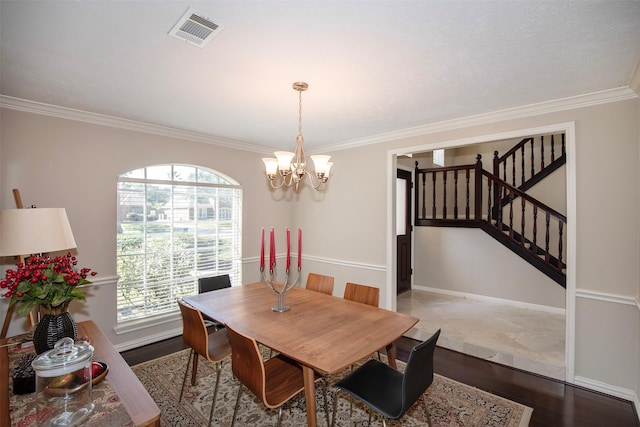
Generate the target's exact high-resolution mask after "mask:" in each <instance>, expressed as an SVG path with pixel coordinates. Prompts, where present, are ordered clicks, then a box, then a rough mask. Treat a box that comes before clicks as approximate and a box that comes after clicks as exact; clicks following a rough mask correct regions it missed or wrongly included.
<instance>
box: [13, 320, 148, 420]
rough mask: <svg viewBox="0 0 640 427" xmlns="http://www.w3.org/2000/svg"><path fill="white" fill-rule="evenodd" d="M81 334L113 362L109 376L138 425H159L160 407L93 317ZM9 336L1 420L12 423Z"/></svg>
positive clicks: (96, 355)
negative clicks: (10, 412) (10, 411)
mask: <svg viewBox="0 0 640 427" xmlns="http://www.w3.org/2000/svg"><path fill="white" fill-rule="evenodd" d="M78 336H81V337H82V336H87V337H89V340H90V341H91V345H93V347H94V353H93V360H96V361H100V362H105V363H106V364H107V365H109V373H108V374H107V380H108V382H109V385H110V386H111V387H112V388H113V390H114V391H115V393H116V395H117V396H118V398H119V400H120V401H121V402H122V406H124V408H125V409H126V411H127V413H128V414H129V417H130V418H131V421H132V422H133V424H135V425H136V426H141V427H146V426H152V427H159V426H160V409H159V408H158V405H156V403H155V402H154V401H153V399H152V398H151V396H149V393H148V392H147V390H146V389H145V388H144V386H143V385H142V383H140V381H139V380H138V377H136V375H135V374H134V373H133V371H132V370H131V368H130V367H129V365H127V363H126V362H125V361H124V359H123V358H122V356H120V353H118V352H117V351H116V349H115V348H114V347H113V345H112V344H111V342H110V341H109V340H108V339H107V337H106V336H105V335H104V334H103V333H102V331H101V330H100V329H99V328H98V327H97V326H96V324H95V323H93V322H92V321H90V320H89V321H85V322H80V323H78ZM6 344H7V339H6V338H5V339H0V424H1V425H7V426H9V425H11V419H10V414H9V387H10V384H9V370H10V367H9V356H8V351H7V346H6Z"/></svg>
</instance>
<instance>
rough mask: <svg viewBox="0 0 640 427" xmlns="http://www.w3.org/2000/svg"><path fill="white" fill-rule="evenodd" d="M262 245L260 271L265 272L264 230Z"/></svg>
mask: <svg viewBox="0 0 640 427" xmlns="http://www.w3.org/2000/svg"><path fill="white" fill-rule="evenodd" d="M261 240H262V241H261V243H260V270H264V228H263V229H262V237H261Z"/></svg>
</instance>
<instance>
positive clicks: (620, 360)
mask: <svg viewBox="0 0 640 427" xmlns="http://www.w3.org/2000/svg"><path fill="white" fill-rule="evenodd" d="M639 104H640V102H639V101H638V99H633V100H627V101H621V102H616V103H609V104H604V105H595V106H591V107H586V108H580V109H575V110H569V111H560V112H554V113H548V114H542V115H536V116H532V117H526V118H518V119H511V120H505V121H502V122H497V123H492V124H486V125H481V126H473V127H466V128H460V129H456V130H450V131H445V132H438V133H432V134H427V135H424V136H419V137H412V138H406V139H402V140H397V141H392V142H386V143H378V144H375V145H368V146H362V147H357V148H349V149H344V150H338V151H335V152H333V153H330V154H332V155H333V158H332V160H333V161H334V163H335V166H334V168H335V169H334V170H332V179H331V182H330V185H329V189H328V191H327V192H325V193H316V192H313V191H311V190H309V189H304V190H303V191H301V192H299V193H296V194H293V193H292V192H289V193H287V194H286V196H285V197H284V200H282V201H281V200H278V198H279V197H280V196H279V193H275V194H276V195H274V196H271V194H274V193H270V192H269V191H268V190H267V186H266V184H265V182H264V181H265V180H264V177H263V174H262V166H261V162H260V157H262V156H261V155H259V154H252V153H249V152H244V151H237V150H230V149H224V148H218V147H215V146H210V145H206V144H198V143H193V142H188V141H184V140H177V139H172V138H168V137H161V136H157V135H149V134H144V133H137V132H133V131H126V130H121V129H116V128H108V127H102V126H97V125H91V124H86V123H81V122H73V121H69V120H65V119H58V118H53V117H45V116H39V115H34V114H30V113H23V112H18V111H13V110H7V109H3V110H0V111H1V112H2V117H1V118H0V119H1V123H0V124H1V132H2V133H1V137H2V139H1V140H0V180H1V183H0V189H1V191H2V194H1V195H0V203H1V205H0V207H2V208H3V209H4V208H12V207H13V200H12V196H11V188H14V187H17V188H20V190H21V191H22V193H23V199H24V201H25V203H26V204H31V203H34V204H37V205H38V206H41V207H59V206H64V207H66V208H67V210H68V213H69V218H70V221H71V225H72V227H73V230H74V234H75V235H76V240H77V243H78V254H79V257H80V262H81V263H82V264H83V265H87V266H90V267H92V268H94V269H95V270H97V271H98V272H99V273H100V276H102V277H105V278H106V279H105V283H104V284H101V285H99V286H96V288H98V289H97V291H96V297H94V298H93V299H92V300H91V301H90V302H89V303H88V304H86V305H84V308H81V310H83V311H84V312H83V313H81V314H79V316H78V317H79V318H80V320H82V318H83V316H86V317H94V318H97V319H98V320H99V325H100V327H101V328H102V329H103V330H105V331H106V332H107V333H108V335H109V338H110V339H112V340H113V341H114V343H115V344H121V345H125V344H131V343H140V342H143V341H144V340H145V339H149V338H150V337H151V338H153V337H159V336H161V334H162V333H163V331H164V332H166V331H167V330H169V329H171V328H172V327H177V326H176V324H175V323H169V324H168V326H167V325H162V326H160V327H156V328H152V329H146V330H139V331H131V332H129V333H127V334H121V335H115V333H113V326H114V324H115V307H114V301H115V295H114V286H113V284H112V283H110V280H109V278H112V277H113V276H114V275H115V259H114V253H115V177H116V176H117V174H118V173H121V172H123V171H126V170H129V169H133V168H136V167H140V166H144V165H147V164H153V163H163V162H184V163H189V164H197V165H200V166H205V167H210V168H213V169H216V170H219V171H221V172H223V173H225V174H227V175H229V176H231V177H233V178H235V179H237V180H238V181H240V182H241V183H242V184H243V187H244V191H245V194H244V240H243V261H244V262H245V266H246V268H244V274H245V277H244V279H245V281H248V280H252V279H253V278H255V277H256V276H257V274H256V268H255V261H256V260H255V257H257V255H258V244H257V239H258V236H259V230H260V227H262V226H266V227H268V226H271V225H276V226H282V227H284V226H285V225H288V226H295V227H297V226H300V227H302V228H303V229H304V232H305V241H304V248H303V252H304V253H305V268H307V264H308V267H309V268H310V269H313V270H314V271H318V272H331V271H336V272H338V274H337V275H336V283H337V288H336V290H335V291H334V294H335V295H340V294H341V292H342V287H343V282H344V281H346V280H350V281H354V282H361V283H372V284H374V285H376V286H380V287H381V288H382V290H383V292H382V296H383V298H382V299H381V305H383V306H393V303H392V301H390V300H389V298H387V296H388V295H393V292H389V291H388V288H389V287H390V286H392V283H387V280H386V277H387V274H388V269H389V268H393V263H391V264H390V265H387V253H388V250H387V247H388V246H389V245H392V239H391V237H390V234H391V232H390V229H389V228H388V223H389V218H388V217H387V212H388V211H389V212H391V211H390V210H388V209H387V205H388V200H390V199H389V196H388V195H387V188H391V187H390V186H391V183H392V182H394V181H395V171H391V170H388V165H389V164H393V163H392V162H391V163H390V161H389V157H390V154H389V153H390V152H391V151H394V150H400V149H401V148H403V147H414V146H418V145H423V144H430V143H433V144H437V143H441V142H446V141H453V140H457V139H460V138H471V137H477V136H479V135H491V134H495V133H500V132H509V131H515V130H519V129H528V128H532V127H538V126H547V125H551V124H557V123H563V122H575V128H576V152H575V158H576V171H575V174H576V180H577V183H576V194H575V200H576V208H577V219H576V238H575V239H576V242H577V248H576V253H575V259H576V265H575V266H570V268H574V269H575V278H576V285H577V286H576V295H575V298H574V296H573V295H569V296H568V300H569V301H568V302H569V304H573V303H575V306H576V315H575V344H576V345H575V348H576V352H575V363H574V365H575V377H576V381H577V382H580V383H582V384H586V385H588V386H592V387H594V388H599V389H607V390H608V391H610V392H612V393H614V394H617V395H625V393H627V394H628V393H630V394H631V395H632V396H635V400H636V402H637V400H638V398H637V395H638V389H639V388H640V385H639V383H640V372H639V370H640V367H639V363H640V362H639V360H640V343H639V341H640V332H639V329H640V319H639V318H640V311H639V310H638V306H637V303H635V301H637V299H638V294H639V292H640V287H639V269H638V260H639V259H640V244H639V241H640V238H639V232H638V221H637V219H638V217H639V216H640V204H639V198H640V191H639V189H640V179H639V176H638V170H639V169H640V167H639V166H640V154H639V152H638V151H639V150H638V145H639V139H640V137H639V134H640V132H639V129H638V118H639V117H640V114H639V112H638V110H639ZM603 149H606V150H607V151H606V153H607V154H612V153H613V154H614V155H603V153H602V150H603ZM238 171H240V172H238ZM611 214H613V215H614V216H613V219H611V218H612V217H611V216H610V215H611ZM308 271H310V270H306V271H304V272H303V275H304V277H306V273H308ZM252 275H255V276H254V277H251V276H252ZM100 276H99V278H100ZM3 310H4V308H3ZM596 325H597V326H598V327H596ZM611 357H613V359H610V358H611ZM608 360H613V361H614V362H612V363H609V362H607V363H603V361H608Z"/></svg>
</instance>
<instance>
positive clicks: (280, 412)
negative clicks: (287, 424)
mask: <svg viewBox="0 0 640 427" xmlns="http://www.w3.org/2000/svg"><path fill="white" fill-rule="evenodd" d="M283 406H284V405H280V407H279V408H278V424H277V426H278V427H280V426H281V425H282V407H283Z"/></svg>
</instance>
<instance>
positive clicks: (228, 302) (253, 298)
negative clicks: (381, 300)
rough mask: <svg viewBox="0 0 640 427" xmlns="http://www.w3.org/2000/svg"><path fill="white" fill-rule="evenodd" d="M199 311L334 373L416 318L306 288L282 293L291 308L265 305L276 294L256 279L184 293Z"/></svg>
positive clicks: (395, 336)
mask: <svg viewBox="0 0 640 427" xmlns="http://www.w3.org/2000/svg"><path fill="white" fill-rule="evenodd" d="M184 300H185V301H187V302H188V303H189V304H191V305H193V306H194V307H195V308H197V309H198V310H200V311H201V312H202V313H203V314H205V315H207V316H209V317H211V318H214V319H216V320H218V321H220V322H223V323H228V324H230V325H232V326H233V327H234V329H237V330H238V331H239V332H241V333H243V334H246V335H247V336H249V337H251V338H253V339H255V340H256V341H258V342H259V343H262V344H264V345H265V346H267V347H270V348H272V349H274V350H276V351H278V352H280V353H283V354H286V355H287V356H289V357H291V358H292V359H294V360H297V361H298V362H299V363H300V364H302V365H305V366H308V367H311V368H313V369H314V370H315V371H317V372H319V373H322V374H331V373H334V372H338V371H340V370H341V369H343V368H346V367H348V366H350V365H352V364H353V363H354V362H357V361H358V360H361V359H363V358H365V357H367V356H369V355H370V354H371V353H374V352H376V351H377V350H379V349H381V348H384V347H386V346H387V345H389V344H390V343H393V341H395V340H396V339H398V338H399V337H400V336H402V335H403V334H404V333H405V332H406V331H408V330H409V329H411V328H412V327H413V326H414V325H415V324H416V323H417V322H418V320H419V319H418V318H417V317H413V316H409V315H406V314H402V313H396V312H394V311H389V310H385V309H381V308H377V307H372V306H369V305H366V304H361V303H357V302H353V301H349V300H345V299H343V298H339V297H334V296H331V295H326V294H323V293H319V292H314V291H310V290H307V289H301V288H293V289H292V290H291V291H290V292H288V293H287V294H286V296H285V301H286V304H287V305H288V306H290V307H291V308H290V309H289V310H288V311H285V312H275V311H273V310H271V307H273V306H274V305H275V304H276V294H275V293H273V292H272V291H270V290H268V289H266V288H265V287H264V286H263V284H262V283H261V282H258V283H252V284H247V285H243V286H238V287H232V288H225V289H221V290H217V291H213V292H206V293H202V294H198V295H193V296H189V297H185V298H184Z"/></svg>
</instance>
